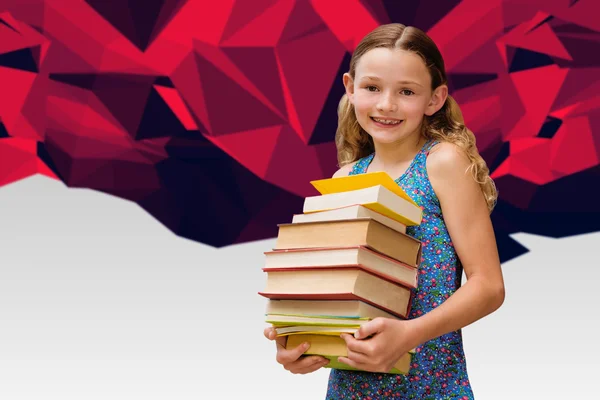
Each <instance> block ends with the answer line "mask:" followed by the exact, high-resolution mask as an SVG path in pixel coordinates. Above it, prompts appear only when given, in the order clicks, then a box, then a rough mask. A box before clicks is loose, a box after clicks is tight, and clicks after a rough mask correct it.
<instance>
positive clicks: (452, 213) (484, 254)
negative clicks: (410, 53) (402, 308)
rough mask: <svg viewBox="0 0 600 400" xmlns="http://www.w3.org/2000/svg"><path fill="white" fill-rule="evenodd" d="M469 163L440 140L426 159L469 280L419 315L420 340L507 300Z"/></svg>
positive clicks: (416, 322)
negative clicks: (438, 304)
mask: <svg viewBox="0 0 600 400" xmlns="http://www.w3.org/2000/svg"><path fill="white" fill-rule="evenodd" d="M469 165H470V164H469V160H468V159H467V157H466V155H464V154H463V152H462V151H461V150H460V149H459V148H458V147H457V146H456V145H453V144H451V143H440V144H438V145H437V146H435V147H434V148H433V149H432V151H431V152H430V154H429V157H428V158H427V172H428V175H429V180H430V182H431V185H432V186H433V189H434V191H435V193H436V195H437V197H438V199H439V200H440V204H441V208H442V215H443V217H444V221H445V223H446V227H447V228H448V233H449V234H450V237H451V239H452V243H453V244H454V248H455V250H456V253H457V255H458V258H459V259H460V261H461V263H462V265H463V268H464V271H465V275H466V277H467V282H466V283H465V284H464V285H463V286H462V287H461V288H460V289H458V290H457V291H456V292H455V293H454V294H453V295H452V296H450V297H449V298H448V299H447V300H446V301H445V302H444V303H442V304H441V305H440V306H439V307H437V308H435V309H433V310H432V311H430V312H429V313H427V314H425V315H424V316H422V317H420V318H417V319H415V320H414V324H413V326H414V329H415V330H416V332H417V335H418V337H419V338H420V341H421V343H422V342H425V341H427V340H430V339H433V338H435V337H438V336H440V335H443V334H446V333H448V332H452V331H455V330H457V329H460V328H463V327H465V326H467V325H469V324H471V323H473V322H475V321H477V320H478V319H480V318H482V317H484V316H486V315H488V314H490V313H492V312H494V311H495V310H497V309H498V308H499V307H500V306H501V305H502V303H503V302H504V280H503V278H502V270H501V269H500V260H499V257H498V249H497V247H496V239H495V236H494V230H493V228H492V223H491V219H490V215H489V211H488V208H487V205H486V202H485V200H484V198H483V195H482V193H481V189H480V186H479V184H477V182H475V180H474V179H473V177H472V175H471V172H470V171H467V168H468V167H469Z"/></svg>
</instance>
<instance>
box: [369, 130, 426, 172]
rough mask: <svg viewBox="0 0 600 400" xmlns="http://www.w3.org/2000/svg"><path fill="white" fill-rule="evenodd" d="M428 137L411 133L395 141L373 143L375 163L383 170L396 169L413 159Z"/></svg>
mask: <svg viewBox="0 0 600 400" xmlns="http://www.w3.org/2000/svg"><path fill="white" fill-rule="evenodd" d="M426 141H427V139H426V138H425V137H423V135H421V134H416V135H410V136H408V137H407V138H405V139H403V140H401V141H398V142H394V143H377V142H375V143H373V145H374V147H375V156H374V157H373V161H374V163H375V164H376V165H377V166H378V167H379V168H381V169H383V170H394V169H395V168H396V167H398V166H399V165H404V164H405V163H407V162H409V161H411V160H412V159H413V158H415V156H416V154H417V153H418V152H419V150H421V148H422V147H423V145H424V144H425V142H426Z"/></svg>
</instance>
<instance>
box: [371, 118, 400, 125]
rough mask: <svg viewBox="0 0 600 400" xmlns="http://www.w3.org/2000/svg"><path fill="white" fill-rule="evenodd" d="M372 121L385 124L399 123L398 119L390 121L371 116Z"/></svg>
mask: <svg viewBox="0 0 600 400" xmlns="http://www.w3.org/2000/svg"><path fill="white" fill-rule="evenodd" d="M373 121H375V122H379V123H381V124H387V125H396V124H399V123H400V121H391V120H388V119H377V118H373Z"/></svg>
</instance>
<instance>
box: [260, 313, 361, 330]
mask: <svg viewBox="0 0 600 400" xmlns="http://www.w3.org/2000/svg"><path fill="white" fill-rule="evenodd" d="M367 321H370V320H369V319H368V318H364V317H360V318H342V317H319V316H309V315H281V314H267V315H266V318H265V322H268V323H269V324H271V325H273V326H276V327H280V326H281V327H284V326H301V325H306V326H337V327H342V326H344V327H354V328H357V327H359V326H361V325H362V324H364V323H365V322H367Z"/></svg>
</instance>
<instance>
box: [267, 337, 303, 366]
mask: <svg viewBox="0 0 600 400" xmlns="http://www.w3.org/2000/svg"><path fill="white" fill-rule="evenodd" d="M309 347H310V344H308V343H306V342H305V343H302V344H300V345H298V346H296V347H295V348H293V349H286V348H285V346H277V356H276V357H275V358H276V359H277V362H278V363H279V364H283V365H287V364H291V363H293V362H294V361H296V360H298V359H299V358H300V356H301V355H302V354H304V352H305V351H306V350H308V348H309Z"/></svg>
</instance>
